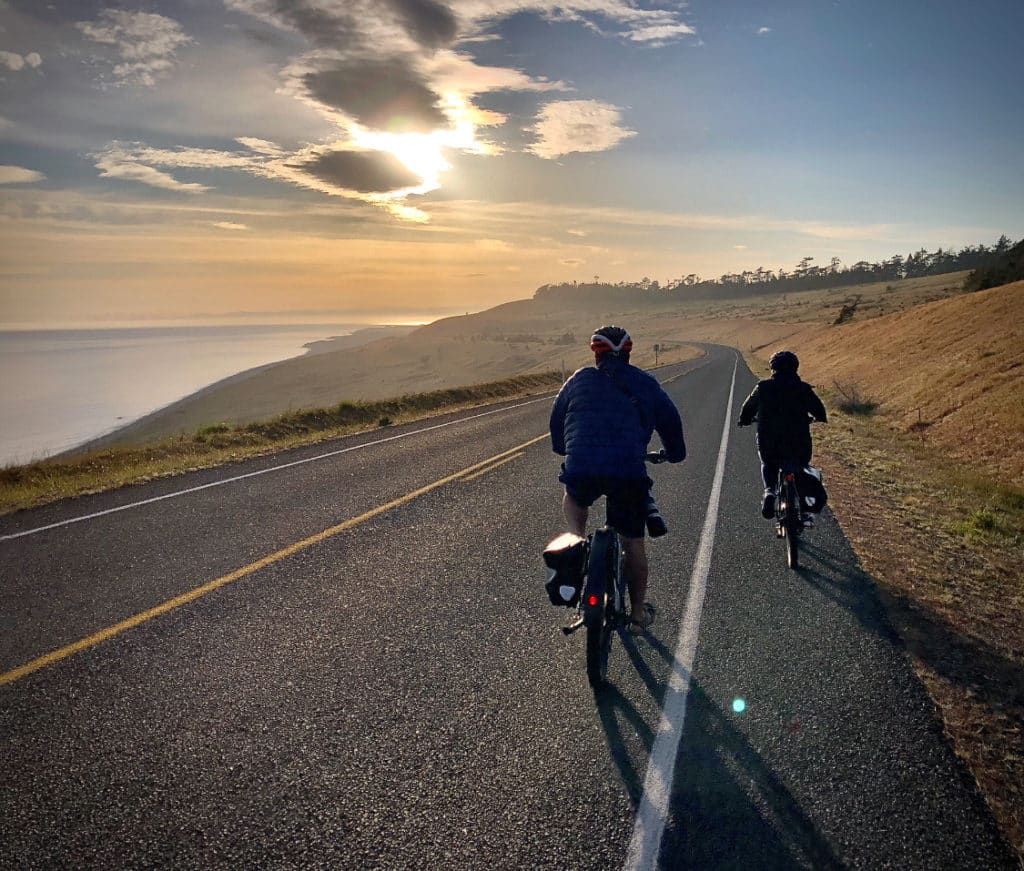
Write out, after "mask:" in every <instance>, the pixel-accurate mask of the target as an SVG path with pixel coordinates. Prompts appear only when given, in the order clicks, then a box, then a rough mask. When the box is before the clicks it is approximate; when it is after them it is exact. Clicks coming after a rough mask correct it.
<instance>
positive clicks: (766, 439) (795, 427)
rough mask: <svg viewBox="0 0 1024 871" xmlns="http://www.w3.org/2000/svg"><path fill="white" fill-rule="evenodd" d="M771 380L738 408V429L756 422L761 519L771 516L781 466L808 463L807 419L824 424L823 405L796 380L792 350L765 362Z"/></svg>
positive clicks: (807, 386) (796, 363) (797, 365)
mask: <svg viewBox="0 0 1024 871" xmlns="http://www.w3.org/2000/svg"><path fill="white" fill-rule="evenodd" d="M768 366H769V368H770V369H771V370H772V377H771V378H768V379H766V380H764V381H759V382H758V383H757V384H756V385H755V387H754V389H753V390H752V391H751V392H750V396H748V397H747V398H746V399H745V400H744V402H743V407H742V408H741V409H740V418H739V421H738V422H737V424H738V425H739V426H749V425H750V424H751V423H753V422H754V421H755V420H756V421H757V451H758V453H759V454H760V455H761V477H762V478H763V479H764V500H763V501H762V503H761V516H762V517H765V518H767V519H769V520H770V519H771V518H772V517H774V516H775V484H776V482H777V481H778V478H779V467H780V466H781V465H782V464H783V463H799V464H800V465H803V466H806V465H807V464H808V463H810V462H811V420H816V421H819V422H820V423H827V421H828V415H827V414H826V412H825V406H824V405H823V404H822V402H821V400H820V399H819V398H818V395H817V394H816V393H815V392H814V389H813V388H812V387H811V385H810V384H807V383H806V382H804V381H801V380H800V376H799V375H797V370H798V369H799V368H800V361H799V360H798V359H797V356H796V354H794V353H793V352H792V351H776V352H775V353H774V354H772V356H771V359H769V360H768Z"/></svg>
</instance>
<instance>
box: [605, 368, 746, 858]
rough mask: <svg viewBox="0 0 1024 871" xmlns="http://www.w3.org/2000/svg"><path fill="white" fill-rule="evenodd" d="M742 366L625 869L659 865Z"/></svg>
mask: <svg viewBox="0 0 1024 871" xmlns="http://www.w3.org/2000/svg"><path fill="white" fill-rule="evenodd" d="M738 365H739V358H737V360H736V362H735V363H734V364H733V369H732V385H731V386H730V387H729V402H728V404H727V405H726V408H725V424H724V425H723V427H722V441H721V445H720V446H719V449H718V463H717V464H716V466H715V478H714V483H713V484H712V485H711V495H710V497H709V498H708V510H707V514H706V515H705V517H704V529H703V530H702V531H701V534H700V543H699V544H698V546H697V557H696V560H695V561H694V564H693V574H692V575H691V576H690V593H689V596H688V597H687V600H686V613H685V614H684V615H683V622H682V625H681V626H680V628H679V639H678V641H677V643H676V652H675V658H674V659H673V662H672V674H671V677H670V678H669V683H668V686H667V687H666V689H665V699H664V703H663V705H662V714H661V722H660V723H659V724H658V731H657V733H656V737H655V739H654V746H653V747H652V748H651V754H650V756H649V757H648V760H647V774H646V775H645V777H644V789H643V795H642V797H641V799H640V807H639V808H638V809H637V814H636V821H635V823H634V825H633V837H632V838H631V839H630V842H629V850H628V852H627V854H626V864H625V868H626V869H627V871H653V869H656V868H657V867H658V855H659V852H660V850H661V839H662V836H663V835H664V833H665V823H666V821H667V819H668V810H669V800H670V798H671V795H672V780H673V776H674V773H675V764H676V756H677V754H678V751H679V742H680V740H681V739H682V737H683V722H684V720H685V719H686V699H687V696H688V695H689V692H690V677H691V674H692V672H693V661H694V657H695V656H696V653H697V636H698V634H699V632H700V618H701V611H702V610H703V608H704V596H705V594H706V592H707V581H708V574H709V573H710V570H711V553H712V551H713V549H714V546H715V530H716V529H717V527H718V505H719V502H720V500H721V495H722V479H723V478H724V477H725V457H726V452H727V450H728V447H729V427H730V424H731V422H732V401H733V396H734V394H735V390H736V368H737V366H738Z"/></svg>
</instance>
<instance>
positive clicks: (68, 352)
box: [0, 324, 370, 466]
mask: <svg viewBox="0 0 1024 871" xmlns="http://www.w3.org/2000/svg"><path fill="white" fill-rule="evenodd" d="M367 326H370V325H369V324H356V325H353V324H298V325H297V324H289V325H278V326H273V325H271V326H258V325H256V326H241V325H238V326H203V327H152V328H149V327H139V328H125V329H97V330H24V331H0V466H4V465H11V464H15V463H27V462H30V461H32V460H36V459H42V458H43V457H46V456H50V455H52V454H56V453H60V452H61V451H65V450H68V449H69V448H73V447H75V446H77V445H80V444H82V443H83V442H86V441H88V440H90V439H93V438H96V437H97V436H100V435H104V434H105V433H108V432H111V431H113V430H115V429H117V428H118V427H121V426H124V425H125V424H127V423H130V422H131V421H133V420H136V419H138V418H140V417H142V416H143V415H145V414H148V413H149V412H151V411H155V410H156V409H158V408H162V407H163V406H165V405H168V404H169V403H171V402H174V401H176V400H178V399H181V398H183V397H185V396H188V395H189V394H190V393H194V392H195V391H196V390H199V389H200V388H203V387H206V386H207V385H210V384H213V383H214V382H215V381H219V380H221V379H222V378H226V377H228V376H230V375H235V374H237V373H239V372H243V371H245V370H246V369H251V368H253V367H254V366H262V365H264V364H266V363H273V362H276V361H279V360H286V359H288V358H290V357H296V356H300V355H302V354H303V353H305V347H304V346H305V345H306V344H307V343H309V342H314V341H317V340H323V339H327V338H331V337H333V336H344V335H350V334H351V333H352V332H354V331H355V330H358V329H362V328H363V327H367Z"/></svg>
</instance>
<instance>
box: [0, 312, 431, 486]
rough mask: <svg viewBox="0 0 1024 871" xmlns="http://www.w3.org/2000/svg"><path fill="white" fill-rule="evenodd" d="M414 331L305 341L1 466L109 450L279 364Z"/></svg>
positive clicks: (362, 331)
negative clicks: (295, 349) (296, 349)
mask: <svg viewBox="0 0 1024 871" xmlns="http://www.w3.org/2000/svg"><path fill="white" fill-rule="evenodd" d="M414 329H417V327H415V326H408V327H407V326H392V325H386V324H382V325H373V326H367V327H361V328H359V329H356V330H353V331H352V332H351V333H347V334H341V335H335V336H329V337H327V338H325V339H316V340H314V341H311V342H306V343H304V344H303V345H302V348H303V350H302V352H301V353H298V354H295V355H294V356H291V357H285V358H282V359H280V360H273V361H271V362H269V363H263V364H261V365H259V366H252V367H250V368H248V369H243V370H242V371H240V372H235V373H234V374H232V375H227V376H225V377H223V378H219V379H217V380H216V381H212V382H210V383H209V384H206V385H204V386H203V387H200V388H199V389H198V390H193V391H192V392H190V393H187V394H185V395H184V396H179V397H178V398H177V399H174V400H172V401H170V402H168V403H165V404H164V405H161V406H159V407H157V408H154V409H152V410H151V411H148V412H146V413H145V414H143V415H141V416H139V417H136V418H134V419H133V420H130V421H128V422H125V423H118V424H116V425H115V426H113V427H111V428H110V429H107V430H105V431H104V432H101V433H99V434H98V435H95V436H92V437H90V438H87V439H85V440H84V441H81V442H78V443H77V444H75V445H72V446H71V447H67V448H61V449H59V450H56V451H54V452H52V453H48V454H46V455H45V456H42V457H37V458H34V459H32V460H29V461H28V462H26V463H18V462H14V463H5V464H4V465H13V466H20V465H30V464H32V463H36V462H47V461H63V460H67V459H70V458H72V457H76V456H80V455H82V454H87V453H91V452H93V451H97V450H102V449H103V448H106V447H110V446H111V445H113V444H116V443H119V442H122V441H124V440H131V439H132V437H133V436H134V435H136V434H138V433H141V432H144V431H145V428H146V427H147V426H148V425H149V424H150V423H151V422H152V421H153V420H155V419H157V418H159V417H162V416H163V415H166V414H173V413H174V412H175V410H176V409H179V408H182V407H184V406H186V405H188V404H189V403H191V402H193V401H194V400H196V399H198V398H201V397H203V396H206V395H208V394H210V393H213V392H215V391H217V390H220V389H222V388H224V387H227V386H229V385H232V384H238V383H241V382H244V381H247V380H249V379H251V378H254V377H256V376H258V375H261V374H262V373H264V372H266V371H267V370H269V369H272V368H273V367H275V366H279V365H281V364H282V363H288V362H290V361H294V360H301V359H304V358H307V357H312V356H317V355H320V354H326V353H333V352H337V351H344V350H347V349H350V348H356V347H359V346H360V345H365V344H369V343H370V342H374V341H377V340H378V339H382V338H389V337H392V336H398V335H405V334H407V333H408V332H411V331H412V330H414Z"/></svg>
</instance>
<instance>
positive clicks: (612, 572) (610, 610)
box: [562, 451, 665, 692]
mask: <svg viewBox="0 0 1024 871" xmlns="http://www.w3.org/2000/svg"><path fill="white" fill-rule="evenodd" d="M645 459H646V460H647V462H649V463H652V464H655V465H657V464H658V463H663V462H665V452H664V451H656V452H651V453H648V454H647V456H646V457H645ZM585 542H586V545H585V547H586V551H585V552H586V557H585V565H586V574H585V576H584V580H583V588H582V590H581V592H580V597H579V602H578V604H577V606H576V609H577V615H576V619H575V620H574V621H573V622H572V623H570V624H569V625H568V626H565V627H563V628H562V632H564V633H565V634H566V635H571V634H572V633H574V632H576V631H577V630H579V629H582V628H585V629H586V630H587V645H586V647H587V681H588V682H589V683H590V686H591V688H592V689H593V690H594V691H595V692H597V691H598V690H600V689H602V688H603V687H604V685H605V683H606V682H607V679H608V657H609V654H610V653H611V649H612V639H613V638H614V636H615V633H616V632H622V631H623V630H624V629H625V627H626V626H627V625H628V623H629V617H630V607H629V588H628V585H627V584H626V579H625V577H624V575H623V572H622V545H621V544H620V543H619V536H618V533H616V531H615V530H614V529H612V528H611V527H610V526H608V525H607V524H605V525H604V526H602V527H601V528H600V529H596V530H594V531H593V532H592V533H590V534H589V535H588V536H587V537H586V539H585Z"/></svg>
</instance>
